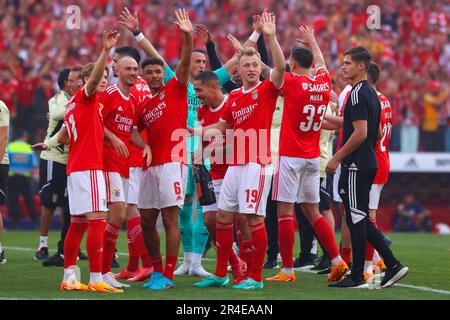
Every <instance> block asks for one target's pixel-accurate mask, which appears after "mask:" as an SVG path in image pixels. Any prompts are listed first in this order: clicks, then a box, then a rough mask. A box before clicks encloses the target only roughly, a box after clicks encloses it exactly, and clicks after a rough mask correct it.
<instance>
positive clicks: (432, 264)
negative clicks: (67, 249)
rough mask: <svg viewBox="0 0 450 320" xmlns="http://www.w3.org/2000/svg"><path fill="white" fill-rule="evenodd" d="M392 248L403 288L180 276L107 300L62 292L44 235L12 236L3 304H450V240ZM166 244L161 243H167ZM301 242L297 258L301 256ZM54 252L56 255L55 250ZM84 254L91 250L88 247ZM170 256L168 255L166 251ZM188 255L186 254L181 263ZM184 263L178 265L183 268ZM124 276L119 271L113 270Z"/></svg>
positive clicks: (313, 278)
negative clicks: (239, 285) (43, 248)
mask: <svg viewBox="0 0 450 320" xmlns="http://www.w3.org/2000/svg"><path fill="white" fill-rule="evenodd" d="M388 236H389V237H390V238H391V239H392V240H393V244H392V248H393V250H394V253H395V254H396V256H397V257H398V258H399V259H400V261H401V262H402V264H404V265H406V266H408V267H409V268H410V272H409V274H408V275H407V276H406V277H405V278H404V279H403V280H402V281H401V282H400V285H398V286H394V287H391V288H387V289H381V290H368V289H353V290H346V289H332V288H328V287H327V283H326V277H325V276H319V275H316V274H313V273H307V272H296V274H297V281H296V282H295V283H269V282H265V284H264V289H263V290H258V291H242V290H234V289H231V288H207V289H199V288H195V287H193V283H194V282H196V281H199V278H193V277H189V276H176V277H175V285H176V287H175V288H173V289H169V290H165V291H161V292H160V291H149V290H146V289H144V288H142V283H131V288H129V289H127V290H126V292H125V293H123V294H115V295H112V294H111V295H107V294H96V293H88V292H60V291H59V289H58V287H59V282H60V281H61V279H62V274H63V269H62V267H47V268H45V267H43V266H42V265H41V263H40V262H38V261H35V260H33V256H34V250H35V249H36V245H37V243H38V239H39V233H38V231H6V232H5V233H4V237H3V241H2V242H3V246H4V248H5V253H6V258H7V260H8V262H7V263H5V264H3V265H0V299H69V300H70V299H111V300H115V299H119V300H124V299H135V300H249V299H250V300H252V299H258V300H278V299H280V300H349V299H363V300H365V299H370V300H373V299H377V300H395V299H420V300H443V299H445V300H450V237H449V236H443V235H436V234H420V233H410V234H406V233H392V234H389V235H388ZM58 239H59V233H58V232H51V233H50V235H49V246H50V254H53V253H54V249H55V248H56V242H57V240H58ZM163 240H164V239H161V243H164V241H163ZM117 248H118V251H119V253H120V254H119V256H120V258H119V262H120V264H121V267H124V266H126V264H127V256H126V255H125V253H127V245H126V235H125V233H124V232H121V234H120V236H119V240H118V246H117ZM298 248H299V245H298V239H297V243H296V247H295V255H297V254H298V250H299V249H298ZM52 249H53V250H52ZM82 249H83V251H84V252H86V250H85V245H84V242H83V244H82ZM162 252H164V250H162ZM181 256H182V252H181V250H180V257H181ZM214 259H215V252H214V250H210V251H209V253H208V256H207V258H206V259H205V261H204V262H203V265H204V267H205V268H206V269H207V270H209V271H213V270H214V268H215V260H214ZM180 262H181V259H179V260H178V263H180ZM79 266H80V268H81V279H82V281H83V283H87V281H88V278H89V271H88V263H87V262H86V261H80V262H79ZM113 271H114V272H119V270H118V269H113ZM275 273H276V271H275V270H264V274H263V276H264V277H268V276H272V275H274V274H275Z"/></svg>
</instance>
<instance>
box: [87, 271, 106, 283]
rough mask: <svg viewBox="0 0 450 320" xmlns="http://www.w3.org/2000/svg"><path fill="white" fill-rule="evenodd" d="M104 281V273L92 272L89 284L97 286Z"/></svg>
mask: <svg viewBox="0 0 450 320" xmlns="http://www.w3.org/2000/svg"><path fill="white" fill-rule="evenodd" d="M102 281H103V278H102V273H101V272H91V273H90V274H89V282H92V283H93V284H97V283H100V282H102Z"/></svg>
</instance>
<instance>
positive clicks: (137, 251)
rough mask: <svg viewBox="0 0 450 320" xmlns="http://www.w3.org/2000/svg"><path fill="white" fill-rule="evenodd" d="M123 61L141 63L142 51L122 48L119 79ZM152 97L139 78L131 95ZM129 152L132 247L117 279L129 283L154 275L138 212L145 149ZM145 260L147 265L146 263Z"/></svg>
mask: <svg viewBox="0 0 450 320" xmlns="http://www.w3.org/2000/svg"><path fill="white" fill-rule="evenodd" d="M123 57H131V58H133V59H134V60H135V61H136V62H137V64H139V63H140V61H141V56H140V54H139V51H138V50H137V49H136V48H134V47H130V46H123V47H118V48H116V49H115V50H114V55H113V63H112V64H111V69H112V70H113V75H114V76H115V77H117V76H118V74H117V70H116V66H117V63H118V62H119V60H120V59H122V58H123ZM149 93H150V89H149V87H148V84H147V82H146V81H145V79H144V78H142V77H141V76H139V75H138V77H137V79H136V82H135V84H134V85H133V86H132V87H131V88H130V94H132V95H133V96H134V98H135V101H136V102H137V103H139V101H141V99H142V98H143V97H144V96H145V95H147V94H149ZM140 134H141V135H142V137H143V139H144V142H145V141H147V134H146V131H145V130H144V131H142V132H140ZM128 152H129V154H130V155H129V166H130V169H129V177H128V178H127V179H125V181H124V188H125V190H126V196H127V198H126V199H125V200H126V203H127V207H126V222H127V243H128V265H127V267H126V268H125V269H123V270H122V271H121V272H119V273H118V274H116V275H115V278H116V279H127V280H128V281H142V280H145V279H147V278H148V277H149V272H150V271H151V264H149V261H148V260H147V256H148V251H147V249H146V248H145V244H144V238H143V236H142V226H141V216H140V214H139V210H138V208H137V203H138V194H139V183H140V178H141V175H142V167H143V165H144V159H143V156H142V149H141V148H139V147H137V146H135V145H134V144H132V143H131V144H130V145H129V146H128ZM139 258H141V260H142V261H143V267H142V268H139ZM144 260H145V262H144Z"/></svg>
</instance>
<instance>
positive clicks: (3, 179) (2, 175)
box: [0, 164, 9, 206]
mask: <svg viewBox="0 0 450 320" xmlns="http://www.w3.org/2000/svg"><path fill="white" fill-rule="evenodd" d="M8 173H9V165H8V164H0V206H3V205H5V204H6V194H7V189H8V188H7V186H8Z"/></svg>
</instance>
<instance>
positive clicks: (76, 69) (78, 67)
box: [70, 66, 83, 72]
mask: <svg viewBox="0 0 450 320" xmlns="http://www.w3.org/2000/svg"><path fill="white" fill-rule="evenodd" d="M81 70H83V67H82V66H75V67H72V69H70V71H73V72H81Z"/></svg>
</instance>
